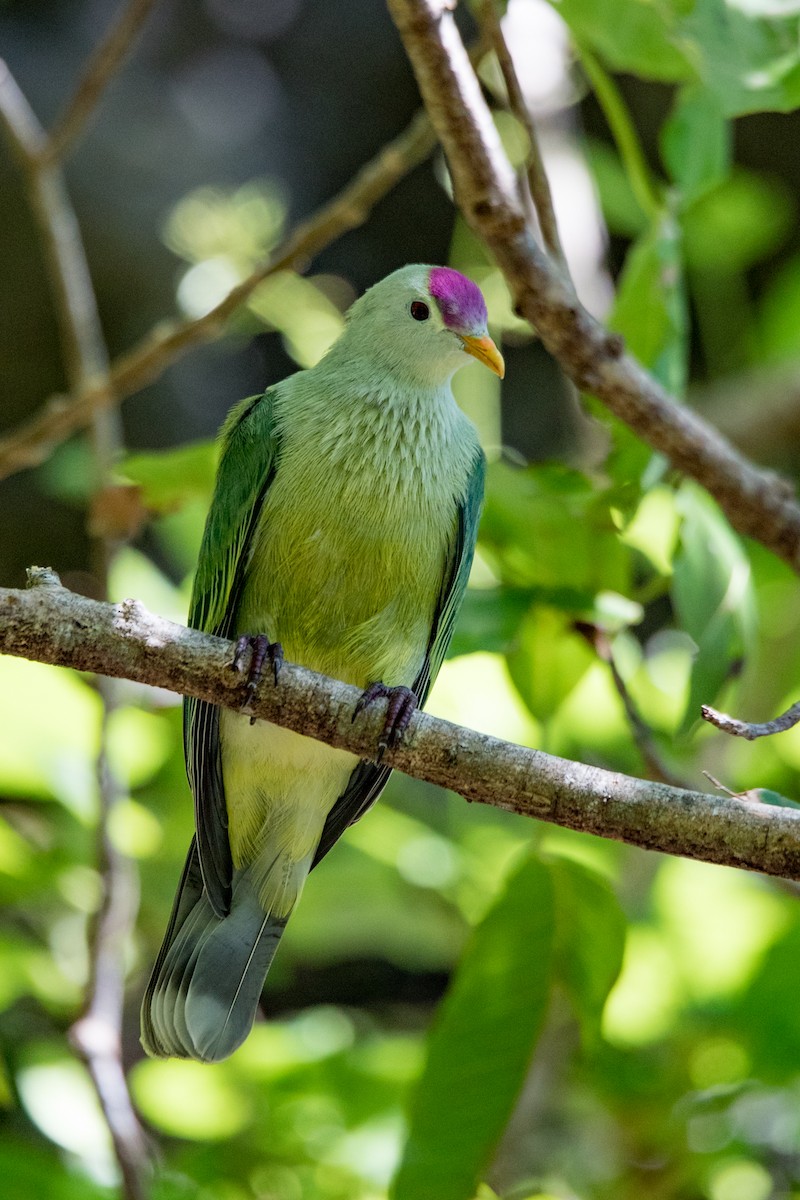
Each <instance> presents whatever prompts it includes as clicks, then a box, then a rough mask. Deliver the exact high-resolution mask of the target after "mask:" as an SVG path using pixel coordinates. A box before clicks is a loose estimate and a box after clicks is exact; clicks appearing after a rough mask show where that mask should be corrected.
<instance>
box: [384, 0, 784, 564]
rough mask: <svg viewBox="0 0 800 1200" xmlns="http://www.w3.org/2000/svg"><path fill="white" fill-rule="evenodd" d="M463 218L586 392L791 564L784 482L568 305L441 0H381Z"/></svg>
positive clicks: (522, 310)
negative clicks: (529, 219) (402, 47)
mask: <svg viewBox="0 0 800 1200" xmlns="http://www.w3.org/2000/svg"><path fill="white" fill-rule="evenodd" d="M388 4H389V9H390V11H391V14H392V17H393V19H394V22H395V24H396V26H397V28H398V31H399V33H400V36H401V38H402V40H403V43H404V45H405V48H406V52H407V54H408V56H409V59H410V60H411V64H412V66H413V68H414V72H415V74H416V76H417V82H418V84H419V88H420V92H421V94H422V98H423V100H424V102H425V106H426V108H427V109H428V112H429V113H430V117H431V121H432V122H433V125H434V127H435V129H436V131H437V133H438V135H439V140H440V141H441V143H442V146H443V147H444V151H445V154H446V156H447V160H448V163H449V166H450V172H451V175H452V179H453V186H454V190H455V195H456V199H457V201H458V204H459V207H460V208H461V211H462V212H463V214H464V216H465V218H466V220H467V221H468V222H469V224H470V225H471V226H472V228H473V229H474V230H475V232H476V233H477V234H478V235H479V236H480V237H482V238H483V240H484V241H485V242H486V244H487V245H488V247H489V249H490V250H491V251H492V253H493V254H494V256H495V258H496V260H497V263H498V265H499V266H500V268H501V270H502V271H503V274H504V275H505V278H506V281H507V283H508V285H509V288H510V290H511V293H512V296H513V297H514V301H515V307H516V311H517V312H518V313H519V314H520V315H521V316H523V317H524V318H525V319H526V320H528V321H529V322H530V323H531V325H533V327H534V328H535V329H536V330H537V332H538V334H539V336H540V337H541V339H542V342H543V343H544V344H545V346H546V347H547V349H548V350H549V351H550V352H551V353H552V354H553V355H554V357H555V358H557V359H558V361H559V363H560V364H561V366H562V368H563V369H564V371H565V372H566V374H567V375H568V376H569V377H570V379H572V381H573V382H574V383H575V385H576V386H577V387H579V388H580V389H581V390H582V391H588V392H592V393H593V394H594V395H596V396H598V397H599V399H600V400H602V401H603V403H604V404H605V405H606V406H607V407H608V408H609V409H610V410H611V412H613V413H614V414H615V415H616V416H618V417H619V418H620V419H621V420H623V421H625V422H626V424H628V425H629V426H630V427H631V429H633V430H634V432H635V433H637V434H638V435H639V436H640V437H641V438H643V439H644V440H645V441H646V442H648V443H649V445H651V446H652V447H653V449H655V450H658V451H660V452H661V453H662V454H665V455H666V456H667V458H669V460H670V461H671V462H672V464H673V466H675V467H676V468H677V469H678V470H680V471H683V472H685V473H686V474H687V475H690V476H691V477H692V478H693V479H696V480H697V481H698V482H699V483H701V484H702V485H703V486H704V487H705V488H706V489H707V490H708V491H709V492H710V493H711V495H712V496H714V497H715V499H716V500H717V502H718V503H719V505H720V506H721V508H722V509H723V511H724V512H725V514H726V516H727V517H728V520H729V521H730V522H731V524H732V525H733V527H734V528H735V529H737V530H738V531H739V532H740V533H743V534H746V535H748V536H750V537H754V538H756V539H757V540H758V541H760V542H761V543H762V544H763V545H765V546H767V547H768V548H769V549H771V550H773V551H774V552H775V553H776V554H777V555H779V556H780V557H781V558H783V559H784V560H785V561H786V562H788V563H789V564H790V565H791V566H792V567H793V568H794V569H795V570H800V506H798V504H797V503H796V501H795V499H794V493H793V490H792V488H791V486H790V485H789V484H788V483H787V482H786V481H784V480H782V479H780V478H778V477H777V476H776V475H774V474H772V473H771V472H768V471H762V470H759V469H757V468H756V467H754V466H753V465H752V463H750V462H748V461H747V459H745V458H744V457H743V456H742V455H740V454H739V453H737V451H736V450H734V449H733V447H732V446H731V445H730V444H729V443H728V442H727V441H726V440H725V438H723V437H722V435H721V434H720V433H719V432H718V431H717V430H715V429H713V428H711V427H710V426H709V425H707V424H706V423H705V422H704V421H702V420H701V419H700V418H699V417H698V416H697V415H696V414H695V413H693V412H691V411H690V410H689V409H686V408H683V407H681V406H680V405H679V404H678V403H677V402H675V401H674V400H673V399H672V398H671V397H670V396H669V395H668V394H667V393H666V392H665V391H664V389H663V388H662V387H661V386H660V385H659V384H658V383H657V382H656V380H655V379H654V378H653V377H652V376H651V375H650V374H648V372H647V371H645V369H644V368H643V367H642V366H641V365H640V364H639V363H638V362H637V361H636V360H635V359H634V358H632V357H631V356H630V355H627V354H625V353H624V347H623V344H622V340H621V338H620V337H619V336H618V335H615V334H610V333H609V332H608V330H606V329H605V328H604V327H603V326H602V325H601V324H599V322H597V321H595V320H594V318H593V317H591V316H590V315H589V313H587V312H586V310H585V309H584V308H583V307H582V306H581V304H580V303H579V302H578V300H577V297H576V295H575V292H574V289H573V288H572V287H571V285H570V283H569V281H568V280H567V279H565V278H564V276H563V274H562V273H561V272H560V271H559V270H558V268H557V267H556V266H555V265H554V264H553V263H552V262H551V260H550V259H549V258H548V257H547V255H546V254H545V253H544V252H543V251H542V250H541V249H540V248H539V247H538V246H537V245H536V242H535V240H534V238H533V236H532V234H531V231H530V229H529V228H528V227H527V223H526V220H525V215H524V213H523V211H522V208H521V205H520V203H519V198H518V195H517V191H516V187H515V180H514V176H513V172H512V170H511V167H510V165H509V163H508V160H507V158H506V156H505V154H504V152H503V148H502V146H501V144H500V140H499V137H498V135H497V131H496V129H495V127H494V124H493V122H492V119H491V115H490V113H489V110H488V108H487V106H486V103H485V101H484V99H483V96H482V94H481V90H480V87H479V86H478V83H477V80H476V78H475V74H474V72H473V70H472V68H471V66H470V64H469V60H468V58H467V55H466V52H465V50H464V46H463V43H462V41H461V38H460V36H459V34H458V31H457V29H456V26H455V22H454V20H453V15H452V13H451V12H450V10H449V0H388Z"/></svg>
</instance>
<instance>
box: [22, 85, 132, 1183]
mask: <svg viewBox="0 0 800 1200" xmlns="http://www.w3.org/2000/svg"><path fill="white" fill-rule="evenodd" d="M0 116H2V118H3V122H4V124H5V128H6V133H7V136H8V137H9V140H10V141H11V143H12V145H13V146H14V148H15V150H16V153H17V155H18V157H19V159H20V162H21V164H22V167H23V170H24V174H25V179H26V182H27V185H28V193H29V197H30V202H31V207H32V209H33V212H34V216H35V217H36V220H37V224H38V227H39V237H40V240H41V242H42V246H43V249H44V252H45V259H46V263H47V268H48V274H49V277H50V287H51V290H52V293H53V300H54V305H55V309H56V315H57V318H58V324H59V329H60V332H61V343H62V349H63V354H64V359H65V365H66V370H67V375H68V378H69V382H70V385H71V386H72V387H73V388H75V389H76V390H77V389H80V388H85V387H89V386H97V387H99V388H100V389H102V390H104V391H105V392H106V393H107V391H108V354H107V351H106V346H105V342H104V340H103V332H102V329H101V326H100V318H99V315H98V312H97V302H96V298H95V293H94V288H93V286H92V280H91V275H90V273H89V267H88V264H87V262H86V255H85V253H84V249H83V243H82V240H81V235H80V229H79V227H78V222H77V219H76V217H75V213H74V210H73V208H72V206H71V204H70V202H69V199H68V197H67V194H66V189H65V187H64V181H63V179H62V176H61V172H60V170H59V168H58V165H57V163H56V162H55V160H53V159H52V158H45V157H44V156H43V155H42V154H41V153H40V150H41V147H42V144H43V140H44V132H43V130H42V129H41V127H40V126H39V124H38V121H37V120H36V117H35V115H34V114H33V112H32V110H31V109H30V107H29V106H28V104H27V101H26V100H25V97H24V96H23V94H22V92H21V91H20V90H19V88H18V87H17V86H16V83H15V81H14V80H13V78H12V77H11V75H10V73H9V72H8V71H7V70H5V71H4V72H0ZM91 436H92V448H93V453H94V460H95V469H96V480H95V482H96V485H98V486H99V485H101V484H104V483H105V482H106V481H107V479H108V478H109V475H110V471H111V467H112V465H113V462H114V460H115V458H116V455H117V453H118V451H119V449H120V447H121V431H120V426H119V414H118V413H117V412H116V410H113V409H108V408H106V409H98V410H96V412H95V413H94V414H93V419H92V422H91ZM113 549H114V547H113V543H112V542H111V541H110V540H108V539H106V538H105V537H103V536H99V537H95V538H94V539H93V544H92V560H93V562H92V565H93V574H94V576H95V578H96V580H97V582H98V585H99V587H100V589H101V591H102V593H103V594H105V593H106V580H107V573H108V566H109V562H110V559H111V556H112V554H113ZM116 686H117V685H116V681H114V680H111V679H108V678H107V677H104V676H103V677H99V678H98V679H97V680H96V688H97V691H98V694H99V695H100V698H101V700H102V703H103V730H102V737H101V743H100V753H99V756H98V762H97V771H98V784H99V793H100V819H99V822H98V835H97V836H98V859H99V868H100V877H101V879H102V883H103V898H102V901H101V905H100V910H99V913H98V915H97V919H96V921H95V925H94V929H93V931H92V934H91V936H90V939H89V957H90V964H91V971H90V982H89V987H88V990H87V995H86V1003H85V1007H84V1011H83V1013H82V1015H81V1017H80V1018H79V1019H78V1021H77V1022H76V1023H75V1025H74V1026H73V1029H72V1041H73V1045H74V1046H75V1049H76V1050H77V1051H78V1053H79V1054H80V1055H81V1057H82V1058H83V1060H84V1062H85V1063H86V1066H87V1069H88V1071H89V1074H90V1075H91V1078H92V1082H93V1083H94V1086H95V1090H96V1091H97V1095H98V1098H99V1100H100V1105H101V1107H102V1110H103V1113H104V1115H105V1118H106V1122H107V1124H108V1127H109V1131H110V1133H111V1138H112V1141H113V1144H114V1150H115V1153H116V1156H117V1161H118V1163H119V1166H120V1171H121V1174H122V1182H123V1189H124V1194H125V1196H126V1197H127V1200H144V1195H145V1190H144V1189H145V1182H144V1181H145V1178H146V1177H147V1175H148V1173H149V1154H148V1150H147V1145H146V1142H145V1137H144V1132H143V1130H142V1128H141V1126H140V1124H139V1121H138V1118H137V1116H136V1113H135V1111H134V1108H133V1104H132V1102H131V1098H130V1094H129V1092H128V1086H127V1082H126V1080H125V1074H124V1070H123V1067H122V1054H121V1030H122V1011H123V999H124V984H125V947H126V943H127V941H128V938H129V937H130V934H131V932H132V930H133V925H134V922H135V919H136V911H137V907H138V882H137V876H136V869H135V867H134V865H133V863H132V862H131V860H130V859H128V858H127V857H126V856H125V855H124V854H122V853H120V851H119V850H117V849H116V847H115V846H114V845H113V843H112V841H111V839H110V837H109V835H108V827H109V819H110V817H111V813H112V811H113V809H114V807H115V806H116V805H117V804H118V803H119V802H120V801H121V800H122V799H124V795H123V792H122V789H121V788H120V786H119V783H118V781H117V780H116V779H115V777H114V773H113V771H112V769H111V766H110V763H109V761H108V757H107V753H106V730H107V727H108V719H109V717H110V715H111V713H112V712H113V710H114V707H115V704H116V697H115V693H116Z"/></svg>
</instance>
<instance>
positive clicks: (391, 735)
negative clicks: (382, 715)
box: [352, 681, 419, 762]
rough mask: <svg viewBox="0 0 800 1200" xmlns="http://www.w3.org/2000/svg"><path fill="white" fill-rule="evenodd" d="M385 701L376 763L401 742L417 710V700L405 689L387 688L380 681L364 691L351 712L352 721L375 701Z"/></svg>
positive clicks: (409, 689)
mask: <svg viewBox="0 0 800 1200" xmlns="http://www.w3.org/2000/svg"><path fill="white" fill-rule="evenodd" d="M384 698H385V699H386V700H387V701H388V704H387V705H386V719H385V721H384V723H383V731H382V732H381V736H380V739H379V740H378V756H377V759H376V762H380V761H381V759H382V758H383V755H384V753H385V752H386V751H387V750H389V749H393V748H394V747H395V746H398V745H399V744H400V742H401V741H402V740H403V735H404V733H405V732H406V730H407V729H408V726H409V724H410V723H411V718H412V717H413V715H414V713H415V712H416V710H417V707H418V705H419V700H418V699H417V697H416V696H415V694H414V693H413V692H412V691H411V688H407V687H402V686H400V687H387V685H386V684H385V683H381V682H380V681H378V682H376V683H371V684H370V685H369V687H367V689H366V690H365V691H364V693H363V695H362V696H361V699H360V700H359V701H358V704H357V705H356V706H355V709H354V710H353V716H352V720H353V721H355V719H356V717H357V716H358V715H359V713H362V712H363V711H364V709H365V708H368V707H369V706H370V704H372V703H373V701H375V700H381V699H384Z"/></svg>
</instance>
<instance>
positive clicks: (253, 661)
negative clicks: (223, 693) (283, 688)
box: [231, 633, 283, 725]
mask: <svg viewBox="0 0 800 1200" xmlns="http://www.w3.org/2000/svg"><path fill="white" fill-rule="evenodd" d="M248 650H250V651H251V652H252V653H251V655H250V666H249V667H248V668H247V683H246V684H245V689H244V700H243V701H242V709H243V710H246V709H248V708H249V707H250V705H251V703H252V701H253V698H254V697H255V694H256V692H257V691H258V685H259V683H260V682H261V677H262V675H263V673H264V663H267V662H268V663H269V664H270V666H271V667H272V674H273V677H274V679H275V684H276V686H277V683H278V679H279V677H280V673H281V667H282V666H283V646H282V645H281V644H280V642H271V641H270V640H269V638H268V637H267V636H266V635H265V634H263V633H259V634H256V635H255V636H253V635H251V634H249V633H245V634H243V635H242V637H240V638H239V640H238V642H237V643H236V650H235V651H234V655H233V662H232V663H231V666H232V667H233V669H234V671H241V670H242V669H243V668H242V662H243V660H244V656H245V654H246V653H247V651H248ZM255 721H256V719H255V717H251V718H250V724H251V725H255Z"/></svg>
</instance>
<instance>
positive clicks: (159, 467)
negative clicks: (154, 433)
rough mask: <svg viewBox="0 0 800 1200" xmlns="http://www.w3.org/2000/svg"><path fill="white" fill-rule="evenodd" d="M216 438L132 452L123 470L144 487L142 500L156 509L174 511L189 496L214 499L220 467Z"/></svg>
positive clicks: (132, 480) (193, 498)
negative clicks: (215, 484) (169, 448)
mask: <svg viewBox="0 0 800 1200" xmlns="http://www.w3.org/2000/svg"><path fill="white" fill-rule="evenodd" d="M217 458H218V449H217V443H216V442H194V443H192V444H191V445H188V446H178V447H177V449H175V450H160V451H156V452H152V453H149V454H131V455H129V456H128V458H126V459H124V460H123V462H122V463H121V464H120V466H119V472H120V474H122V475H124V476H125V478H126V479H129V480H131V482H133V483H138V484H139V486H140V487H141V489H142V502H143V503H144V505H145V506H146V507H147V508H149V509H150V510H151V511H153V512H172V511H174V510H175V509H178V508H181V507H182V506H183V505H184V504H186V503H187V501H189V500H195V499H197V497H198V496H199V497H201V498H202V499H204V500H205V501H209V500H210V499H211V493H212V491H213V489H214V476H215V474H216V470H217Z"/></svg>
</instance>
